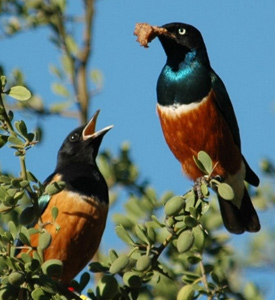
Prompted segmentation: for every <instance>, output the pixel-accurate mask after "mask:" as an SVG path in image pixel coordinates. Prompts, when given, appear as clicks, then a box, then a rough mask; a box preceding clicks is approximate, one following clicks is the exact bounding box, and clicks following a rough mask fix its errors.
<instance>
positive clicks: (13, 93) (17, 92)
mask: <svg viewBox="0 0 275 300" xmlns="http://www.w3.org/2000/svg"><path fill="white" fill-rule="evenodd" d="M6 94H7V95H9V96H10V97H12V98H14V99H16V100H19V101H26V100H29V99H30V97H31V92H30V91H29V90H28V89H27V88H25V87H24V86H20V85H17V86H13V87H12V88H11V89H10V90H9V91H7V92H6Z"/></svg>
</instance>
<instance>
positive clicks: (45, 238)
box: [38, 231, 52, 250]
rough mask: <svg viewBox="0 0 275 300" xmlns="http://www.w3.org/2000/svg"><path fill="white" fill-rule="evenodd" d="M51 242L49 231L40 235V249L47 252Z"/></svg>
mask: <svg viewBox="0 0 275 300" xmlns="http://www.w3.org/2000/svg"><path fill="white" fill-rule="evenodd" d="M51 241H52V236H51V234H50V233H49V232H47V231H44V232H42V233H41V234H39V239H38V246H39V247H40V249H42V250H45V249H47V248H48V247H49V246H50V244H51Z"/></svg>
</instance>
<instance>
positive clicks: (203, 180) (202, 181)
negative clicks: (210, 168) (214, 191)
mask: <svg viewBox="0 0 275 300" xmlns="http://www.w3.org/2000/svg"><path fill="white" fill-rule="evenodd" d="M212 179H215V180H217V181H219V182H222V181H223V179H222V177H221V176H220V175H215V176H211V177H206V176H202V177H199V178H197V179H196V180H195V183H194V186H193V190H194V192H195V194H196V195H197V197H198V198H199V199H203V198H204V195H203V192H202V190H201V186H202V184H205V185H207V186H209V184H210V187H212V185H211V180H212ZM212 188H213V187H212Z"/></svg>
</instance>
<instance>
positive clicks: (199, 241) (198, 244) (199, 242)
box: [192, 226, 205, 253]
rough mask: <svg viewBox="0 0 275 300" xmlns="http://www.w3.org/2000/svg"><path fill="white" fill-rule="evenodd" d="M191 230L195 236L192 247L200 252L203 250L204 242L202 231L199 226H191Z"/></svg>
mask: <svg viewBox="0 0 275 300" xmlns="http://www.w3.org/2000/svg"><path fill="white" fill-rule="evenodd" d="M192 232H193V235H194V238H195V241H194V248H195V249H196V250H197V251H199V252H200V253H201V252H202V251H203V248H204V242H205V236H204V232H203V230H202V229H201V227H200V226H196V227H194V228H192Z"/></svg>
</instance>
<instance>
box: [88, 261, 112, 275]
mask: <svg viewBox="0 0 275 300" xmlns="http://www.w3.org/2000/svg"><path fill="white" fill-rule="evenodd" d="M89 270H90V271H91V272H93V273H104V272H107V271H108V270H109V268H108V267H105V266H103V265H102V264H101V263H99V262H97V261H94V262H91V263H90V264H89Z"/></svg>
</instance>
